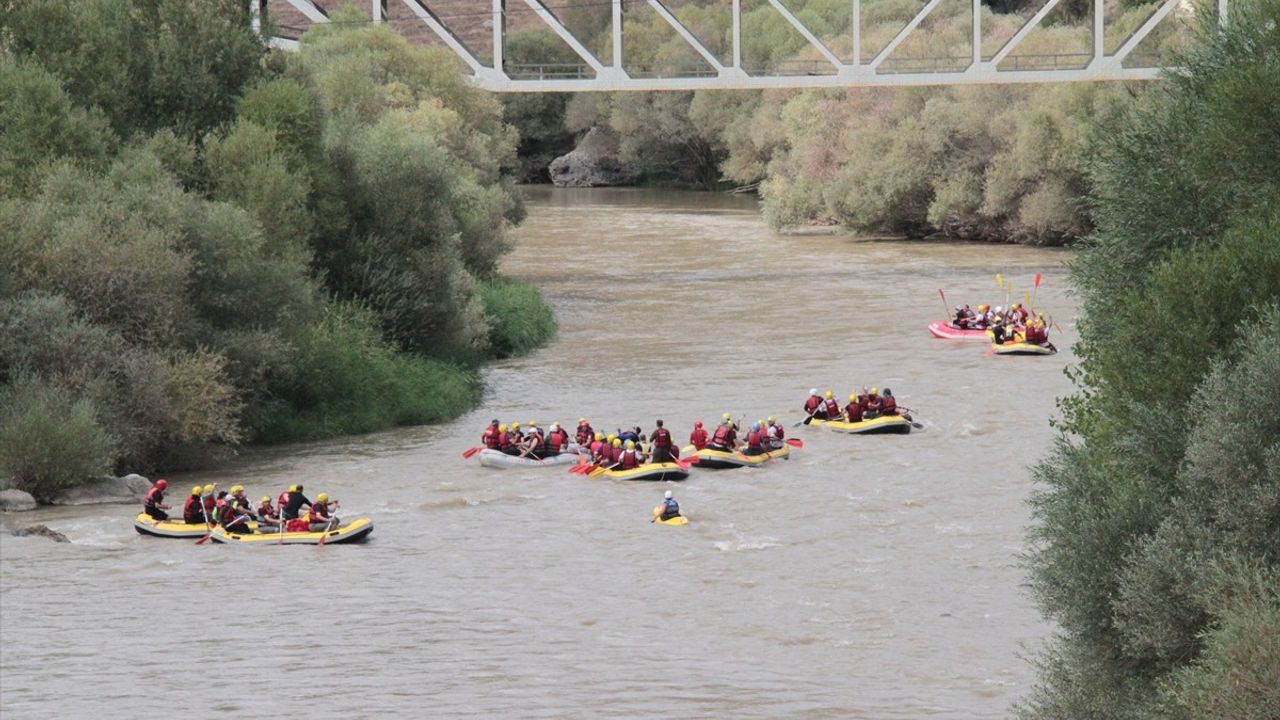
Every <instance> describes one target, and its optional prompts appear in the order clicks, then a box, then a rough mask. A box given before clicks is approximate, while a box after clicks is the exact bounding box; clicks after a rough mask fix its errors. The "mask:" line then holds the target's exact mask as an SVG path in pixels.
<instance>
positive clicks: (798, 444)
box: [783, 438, 804, 448]
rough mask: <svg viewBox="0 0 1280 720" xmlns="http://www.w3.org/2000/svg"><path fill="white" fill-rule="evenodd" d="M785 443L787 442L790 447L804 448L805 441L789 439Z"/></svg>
mask: <svg viewBox="0 0 1280 720" xmlns="http://www.w3.org/2000/svg"><path fill="white" fill-rule="evenodd" d="M783 442H785V443H786V444H788V445H790V446H791V447H793V448H802V447H804V441H803V440H801V439H800V438H787V439H786V440H783Z"/></svg>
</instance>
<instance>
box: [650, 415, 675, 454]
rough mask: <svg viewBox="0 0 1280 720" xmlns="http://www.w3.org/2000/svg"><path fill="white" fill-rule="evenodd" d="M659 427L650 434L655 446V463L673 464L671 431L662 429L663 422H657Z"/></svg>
mask: <svg viewBox="0 0 1280 720" xmlns="http://www.w3.org/2000/svg"><path fill="white" fill-rule="evenodd" d="M657 425H658V427H656V428H654V430H653V432H652V433H650V434H649V437H650V438H652V444H653V462H656V463H664V462H671V460H672V457H671V455H672V453H671V431H670V430H668V429H666V428H664V427H662V421H661V420H658V421H657Z"/></svg>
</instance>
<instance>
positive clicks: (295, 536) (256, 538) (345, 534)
mask: <svg viewBox="0 0 1280 720" xmlns="http://www.w3.org/2000/svg"><path fill="white" fill-rule="evenodd" d="M371 532H373V521H372V520H370V519H369V518H367V517H362V518H356V519H355V520H352V521H350V522H348V523H347V524H346V525H343V526H342V527H340V528H338V529H337V530H330V531H328V532H287V533H285V534H284V538H283V540H282V539H281V537H280V533H279V532H272V531H271V530H270V529H268V530H267V531H265V532H260V533H259V532H255V533H253V534H251V535H237V534H235V533H229V532H227V531H226V530H224V529H222V528H215V529H214V531H213V533H212V535H213V541H214V542H220V543H226V544H228V545H319V544H320V539H321V538H324V544H325V545H337V544H338V543H358V542H364V540H365V539H366V538H368V537H369V533H371Z"/></svg>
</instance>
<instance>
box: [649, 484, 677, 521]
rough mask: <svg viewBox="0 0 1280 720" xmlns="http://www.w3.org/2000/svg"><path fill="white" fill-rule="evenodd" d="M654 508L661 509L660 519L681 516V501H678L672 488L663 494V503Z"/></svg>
mask: <svg viewBox="0 0 1280 720" xmlns="http://www.w3.org/2000/svg"><path fill="white" fill-rule="evenodd" d="M654 510H657V511H659V512H658V513H657V514H658V519H659V520H670V519H671V518H678V517H680V503H678V502H676V499H675V497H674V496H673V495H672V493H671V491H670V490H668V491H666V492H665V493H663V494H662V504H661V505H659V506H658V507H656V508H654Z"/></svg>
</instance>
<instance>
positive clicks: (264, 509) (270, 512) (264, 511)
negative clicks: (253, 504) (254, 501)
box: [258, 503, 276, 518]
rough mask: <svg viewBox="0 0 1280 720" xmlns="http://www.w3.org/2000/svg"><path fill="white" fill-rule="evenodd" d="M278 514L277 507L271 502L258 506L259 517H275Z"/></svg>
mask: <svg viewBox="0 0 1280 720" xmlns="http://www.w3.org/2000/svg"><path fill="white" fill-rule="evenodd" d="M275 516H276V509H275V508H273V507H271V503H267V504H265V505H259V506H258V517H259V518H273V517H275Z"/></svg>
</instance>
